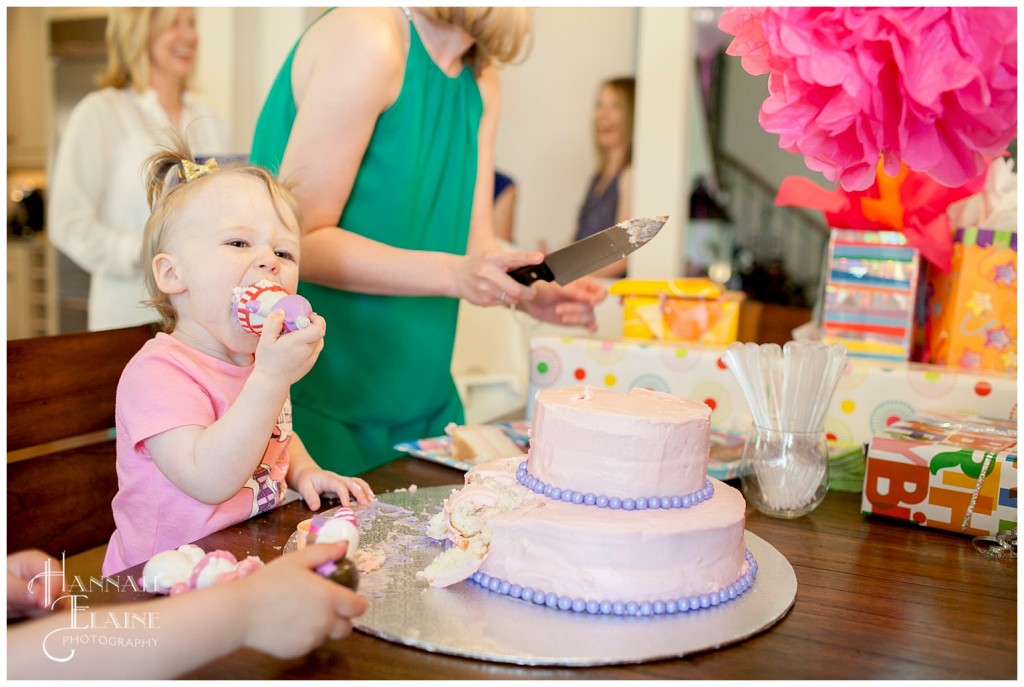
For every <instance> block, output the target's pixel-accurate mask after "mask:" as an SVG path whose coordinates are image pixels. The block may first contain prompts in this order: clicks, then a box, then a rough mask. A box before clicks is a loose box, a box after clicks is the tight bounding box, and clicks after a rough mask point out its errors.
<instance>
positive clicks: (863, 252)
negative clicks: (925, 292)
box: [821, 229, 921, 360]
mask: <svg viewBox="0 0 1024 687" xmlns="http://www.w3.org/2000/svg"><path fill="white" fill-rule="evenodd" d="M920 277H921V256H920V253H919V252H918V250H917V249H916V248H914V247H913V246H911V245H910V244H909V243H907V239H906V237H905V236H904V235H903V234H902V233H900V232H898V231H877V230H864V229H832V232H831V235H830V238H829V253H828V267H827V269H826V273H825V300H824V304H823V307H822V323H821V324H822V330H823V337H822V338H823V340H824V341H825V342H826V343H833V342H838V343H841V344H843V345H844V346H846V350H847V352H848V354H849V355H850V356H851V357H855V358H874V359H879V360H908V359H909V358H910V354H911V349H912V347H913V344H914V323H915V316H914V313H915V309H916V308H917V307H918V305H917V304H918V300H919V298H918V294H919V288H918V285H919V283H920Z"/></svg>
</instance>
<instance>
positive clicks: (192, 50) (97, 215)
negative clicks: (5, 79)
mask: <svg viewBox="0 0 1024 687" xmlns="http://www.w3.org/2000/svg"><path fill="white" fill-rule="evenodd" d="M106 38H107V71H106V73H105V74H104V75H103V76H102V77H101V78H100V80H99V86H101V89H100V90H98V91H96V92H94V93H90V94H89V95H88V96H86V97H85V98H83V99H82V101H81V102H80V103H79V104H78V105H77V106H76V107H75V109H74V110H73V111H72V112H71V116H70V118H69V119H68V124H67V130H66V131H65V133H64V135H63V138H62V140H61V143H60V147H59V149H58V151H57V157H56V161H55V163H54V166H53V180H52V183H51V185H50V200H49V208H48V212H49V215H48V234H49V236H50V240H51V241H52V242H53V244H54V245H55V246H56V247H57V248H58V249H60V250H61V252H63V253H64V254H66V255H67V256H68V257H69V258H71V259H72V260H73V261H74V262H75V263H76V264H77V265H78V266H79V267H81V268H82V269H84V270H85V271H87V272H88V273H89V274H90V275H91V282H90V289H89V329H90V330H97V329H114V328H117V327H128V326H132V325H136V324H142V323H144V322H150V321H152V320H154V319H155V317H154V315H153V311H152V310H151V309H148V308H145V307H143V306H142V305H141V301H142V300H143V299H145V298H147V297H148V294H147V293H146V288H145V286H144V285H143V280H142V265H141V250H142V230H143V228H144V227H145V224H146V219H147V218H148V217H149V207H148V205H147V203H146V190H145V187H144V186H143V181H142V169H141V168H142V161H143V160H145V159H146V158H147V157H148V156H149V155H150V154H151V153H152V152H153V151H154V150H155V148H156V145H157V144H159V143H163V142H164V139H163V137H162V136H161V132H165V131H167V130H178V131H180V132H182V133H183V134H184V135H185V136H186V137H187V139H188V142H189V144H190V145H191V146H192V148H193V149H194V150H196V151H198V152H199V153H200V154H201V155H210V154H215V153H223V152H225V151H226V150H227V144H228V130H227V125H226V124H225V123H224V121H223V120H222V119H221V118H220V116H219V115H217V113H216V112H214V111H213V110H212V109H211V108H209V107H207V106H205V105H202V104H201V103H199V102H197V101H196V100H195V98H193V97H192V96H191V94H189V93H188V92H187V91H186V88H187V87H188V81H189V78H190V77H191V76H192V72H193V70H194V68H195V63H196V49H197V47H198V45H199V36H198V34H197V33H196V25H195V16H194V14H193V11H192V9H191V8H187V7H116V8H113V9H111V11H110V15H109V18H108V20H107V36H106Z"/></svg>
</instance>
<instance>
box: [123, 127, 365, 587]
mask: <svg viewBox="0 0 1024 687" xmlns="http://www.w3.org/2000/svg"><path fill="white" fill-rule="evenodd" d="M175 147H177V148H178V149H177V150H175V149H173V148H168V149H164V150H161V151H159V152H157V153H155V154H154V155H153V156H151V157H150V158H149V159H148V160H147V162H146V167H145V171H146V176H147V195H148V199H149V205H150V208H151V210H152V214H151V216H150V218H149V221H148V222H147V223H146V230H145V237H144V245H143V265H146V266H147V270H146V282H147V286H148V289H149V293H150V294H151V295H152V300H151V301H150V305H152V306H153V307H155V308H156V310H157V312H158V314H159V316H160V318H161V320H162V326H163V330H164V331H163V332H161V333H158V334H157V335H156V337H155V338H154V339H151V340H150V341H148V342H147V343H146V344H145V345H144V346H143V347H142V349H141V350H140V351H139V352H138V353H137V354H136V355H135V357H134V358H132V360H131V361H130V362H129V363H128V365H127V366H126V367H125V370H124V372H123V373H122V375H121V380H120V382H119V384H118V388H117V401H116V408H115V414H116V427H117V476H118V486H119V490H118V493H117V495H116V496H115V497H114V500H113V503H112V505H113V509H114V521H115V523H116V525H117V529H116V530H115V532H114V534H113V535H112V536H111V538H110V545H109V547H108V549H107V554H106V558H105V559H104V561H103V574H104V575H111V574H113V573H116V572H119V571H120V570H123V569H124V568H127V567H129V566H132V565H135V564H136V563H140V562H142V561H145V560H147V559H149V558H150V557H152V556H153V555H154V554H156V553H158V552H160V551H164V550H167V549H173V548H177V547H178V546H181V545H183V544H187V543H189V542H192V541H194V540H196V539H199V538H201V537H203V536H206V535H208V534H210V533H212V532H215V531H217V530H220V529H222V528H224V527H227V526H229V525H232V524H234V523H237V522H241V521H242V520H245V519H246V518H249V517H251V516H253V515H256V514H257V513H261V512H263V511H266V510H269V509H271V508H274V507H275V506H277V505H278V504H279V503H280V502H281V499H282V497H283V496H284V494H285V491H286V489H287V485H291V486H292V487H293V488H295V489H296V490H297V491H298V492H299V494H300V495H301V496H302V497H303V499H305V501H306V503H307V504H308V505H309V507H310V508H312V509H314V510H316V509H318V508H319V507H320V497H319V494H320V493H324V492H333V493H335V494H337V495H338V496H339V497H340V498H341V501H342V503H343V504H344V505H348V504H349V492H351V493H352V495H353V496H354V497H355V499H356V500H357V501H358V502H359V503H360V504H366V503H368V502H369V500H370V499H372V498H373V493H372V492H371V490H370V487H369V485H367V484H366V482H364V481H363V480H361V479H357V478H351V477H342V476H340V475H337V474H335V473H333V472H327V471H325V470H321V469H320V468H319V467H318V466H317V464H316V463H315V462H314V461H313V459H312V457H311V456H310V455H309V452H308V451H306V449H305V447H304V446H303V445H302V442H301V441H300V440H299V437H298V436H296V435H295V434H294V433H293V432H292V431H291V404H290V401H289V387H290V386H291V385H292V384H293V383H294V382H295V381H297V380H298V379H299V378H301V377H302V376H303V375H305V374H306V373H307V372H308V371H309V369H310V368H311V367H312V365H313V363H314V362H315V361H316V359H317V356H318V355H319V353H320V350H321V349H322V348H323V338H324V333H325V331H326V324H325V322H324V320H323V318H321V317H319V316H317V315H316V314H315V313H314V314H312V315H311V316H310V317H309V320H310V322H309V324H308V326H306V327H304V328H302V329H298V330H297V331H294V332H288V333H282V331H281V330H282V322H283V315H282V314H281V313H273V314H271V315H269V316H268V318H267V320H266V322H265V323H264V326H263V331H262V333H261V334H260V335H259V336H255V335H253V334H251V333H249V332H247V331H245V330H244V329H243V328H242V327H241V326H240V324H239V323H238V321H237V319H236V312H235V309H234V308H233V307H232V298H233V296H234V294H235V293H236V292H237V291H238V290H239V289H245V288H247V287H249V286H251V285H253V284H255V283H256V282H259V281H261V280H269V281H271V282H275V283H278V284H280V285H281V286H282V287H283V288H284V289H286V290H287V291H288V292H289V293H294V292H295V289H296V287H297V285H298V279H299V267H298V261H299V232H300V228H299V227H300V223H299V216H298V205H297V204H296V202H295V199H294V198H293V197H292V195H291V194H290V193H289V191H288V190H287V189H286V188H284V187H283V186H282V185H281V184H280V183H279V182H278V181H277V180H276V179H275V178H274V177H273V176H272V175H271V174H269V173H268V172H267V171H265V170H264V169H262V168H260V167H255V166H252V165H235V166H231V167H225V168H223V169H217V168H216V162H215V161H213V160H211V161H210V162H209V164H207V165H200V164H197V163H196V162H195V161H194V160H193V159H192V158H191V155H190V153H189V152H188V150H187V147H186V146H185V145H184V144H182V143H181V142H178V143H176V144H175Z"/></svg>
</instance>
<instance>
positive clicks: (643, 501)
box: [516, 460, 715, 510]
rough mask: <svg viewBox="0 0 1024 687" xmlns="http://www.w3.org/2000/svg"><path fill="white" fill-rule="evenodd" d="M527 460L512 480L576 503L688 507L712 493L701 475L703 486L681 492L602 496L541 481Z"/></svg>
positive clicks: (637, 507) (614, 507)
mask: <svg viewBox="0 0 1024 687" xmlns="http://www.w3.org/2000/svg"><path fill="white" fill-rule="evenodd" d="M527 463H528V461H525V460H524V461H523V462H522V463H520V464H519V469H518V470H517V471H516V481H517V482H519V483H520V484H521V485H523V486H524V487H526V488H527V489H529V490H530V491H532V492H533V493H535V494H543V495H544V496H547V497H548V498H549V499H552V500H554V501H564V502H566V503H573V504H576V505H578V506H597V507H598V508H610V509H612V510H619V509H620V508H621V509H622V510H647V509H648V508H649V509H651V510H655V509H657V508H666V509H667V508H692V507H693V506H696V505H697V504H698V503H702V502H704V501H707V500H708V499H710V498H711V497H712V496H714V494H715V488H714V486H713V485H712V484H711V480H709V479H705V480H704V486H703V487H701V488H700V489H698V490H697V491H695V492H693V493H692V494H687V495H685V496H650V497H643V496H641V497H640V498H637V499H633V498H622V497H619V496H605V495H604V494H592V493H587V494H584V493H583V492H579V491H574V490H572V489H562V488H560V487H555V486H552V485H550V484H547V483H546V482H543V481H541V480H539V479H537V478H536V477H534V476H533V475H531V474H530V471H529V470H528V469H527Z"/></svg>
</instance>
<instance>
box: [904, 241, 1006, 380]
mask: <svg viewBox="0 0 1024 687" xmlns="http://www.w3.org/2000/svg"><path fill="white" fill-rule="evenodd" d="M927 283H928V297H927V316H926V318H925V342H926V344H927V352H926V354H925V358H924V359H925V360H926V361H927V362H930V363H935V364H939V365H957V366H960V367H966V368H984V369H988V370H1008V371H1016V369H1017V232H1015V231H994V230H992V229H977V228H964V227H960V228H959V229H957V230H956V237H955V240H954V243H953V258H952V269H951V270H950V272H948V273H947V272H942V271H941V270H938V269H934V268H933V267H931V266H929V269H928V276H927Z"/></svg>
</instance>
